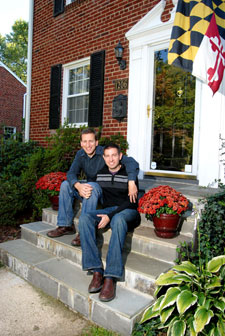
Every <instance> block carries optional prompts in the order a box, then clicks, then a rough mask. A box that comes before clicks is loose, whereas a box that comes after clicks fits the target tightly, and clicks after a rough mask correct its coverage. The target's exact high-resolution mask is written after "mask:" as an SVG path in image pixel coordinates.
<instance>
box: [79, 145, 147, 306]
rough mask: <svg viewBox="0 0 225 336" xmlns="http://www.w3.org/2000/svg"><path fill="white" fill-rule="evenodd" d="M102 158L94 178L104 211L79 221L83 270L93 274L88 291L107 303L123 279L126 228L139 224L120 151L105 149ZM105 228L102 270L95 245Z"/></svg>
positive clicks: (110, 147) (86, 216) (90, 213)
mask: <svg viewBox="0 0 225 336" xmlns="http://www.w3.org/2000/svg"><path fill="white" fill-rule="evenodd" d="M103 158H104V160H105V166H104V167H103V168H102V169H101V170H99V172H98V173H97V178H96V182H97V183H98V184H99V185H100V187H101V189H102V196H103V199H102V205H103V209H100V210H95V211H90V212H88V213H86V214H82V215H81V216H80V219H79V231H80V238H81V247H82V266H83V269H84V270H92V271H93V279H92V281H91V283H90V285H89V288H88V291H89V293H97V292H99V291H100V290H101V292H100V294H99V299H100V300H101V301H110V300H112V299H114V297H115V284H116V280H117V279H120V278H121V277H122V275H123V270H124V265H123V260H122V249H123V245H124V241H125V238H126V234H127V231H128V226H129V227H130V226H131V225H135V226H136V225H137V223H138V222H140V215H139V213H138V212H137V201H135V202H131V201H130V198H129V196H128V176H127V172H126V169H125V167H124V166H123V165H122V164H121V162H120V160H121V158H122V154H121V152H120V148H119V147H118V146H117V145H115V144H109V145H107V146H106V147H105V148H104V154H103ZM136 185H138V182H137V180H136ZM107 225H108V226H110V228H111V230H112V234H111V238H110V243H109V248H108V253H107V258H106V268H105V270H104V269H103V264H102V260H101V255H100V251H99V249H98V247H97V244H96V227H97V228H98V229H103V228H105V227H106V226H107Z"/></svg>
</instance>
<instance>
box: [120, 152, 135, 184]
mask: <svg viewBox="0 0 225 336" xmlns="http://www.w3.org/2000/svg"><path fill="white" fill-rule="evenodd" d="M121 163H122V164H123V165H124V166H125V168H126V171H127V175H128V180H129V181H136V179H137V176H138V174H139V164H138V162H137V161H136V160H134V159H133V158H132V157H128V156H126V155H123V156H122V159H121Z"/></svg>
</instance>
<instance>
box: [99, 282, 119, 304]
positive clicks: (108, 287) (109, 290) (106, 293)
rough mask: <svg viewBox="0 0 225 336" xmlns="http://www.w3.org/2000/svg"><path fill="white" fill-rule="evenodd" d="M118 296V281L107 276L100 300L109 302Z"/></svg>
mask: <svg viewBox="0 0 225 336" xmlns="http://www.w3.org/2000/svg"><path fill="white" fill-rule="evenodd" d="M115 296H116V283H115V281H114V280H113V279H110V278H105V280H104V284H103V287H102V289H101V292H100V294H99V300H100V301H104V302H108V301H111V300H113V299H114V297H115Z"/></svg>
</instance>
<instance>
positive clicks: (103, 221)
mask: <svg viewBox="0 0 225 336" xmlns="http://www.w3.org/2000/svg"><path fill="white" fill-rule="evenodd" d="M97 217H102V219H101V221H100V222H99V224H98V229H103V228H104V227H106V225H107V224H109V222H110V219H109V217H108V216H107V215H97Z"/></svg>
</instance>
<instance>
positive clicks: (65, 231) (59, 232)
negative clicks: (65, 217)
mask: <svg viewBox="0 0 225 336" xmlns="http://www.w3.org/2000/svg"><path fill="white" fill-rule="evenodd" d="M74 233H75V229H74V225H73V226H59V227H57V228H56V229H55V230H51V231H49V232H48V233H47V236H48V237H51V238H57V237H61V236H64V235H72V234H74Z"/></svg>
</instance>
